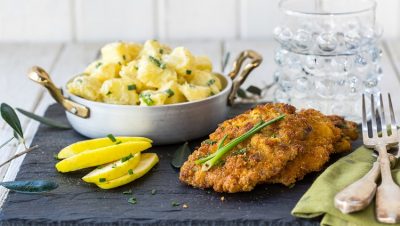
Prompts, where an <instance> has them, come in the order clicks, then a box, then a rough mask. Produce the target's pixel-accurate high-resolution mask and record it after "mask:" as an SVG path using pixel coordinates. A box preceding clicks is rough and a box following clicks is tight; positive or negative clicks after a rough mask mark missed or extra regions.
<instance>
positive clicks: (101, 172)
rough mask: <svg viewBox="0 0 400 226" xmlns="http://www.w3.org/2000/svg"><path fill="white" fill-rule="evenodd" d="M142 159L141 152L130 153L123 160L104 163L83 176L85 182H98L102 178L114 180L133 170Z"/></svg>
mask: <svg viewBox="0 0 400 226" xmlns="http://www.w3.org/2000/svg"><path fill="white" fill-rule="evenodd" d="M139 161H140V152H138V153H136V154H135V155H132V154H129V155H128V156H126V157H124V158H122V159H121V160H118V161H115V162H112V163H109V164H107V165H103V166H100V167H98V168H97V169H95V170H93V171H92V172H90V173H89V174H87V175H86V176H84V177H83V178H82V180H84V181H85V182H88V183H96V182H98V181H100V180H106V181H109V180H113V179H116V178H119V177H122V176H124V175H125V174H127V173H128V172H130V170H133V169H134V168H135V167H136V166H137V165H138V163H139Z"/></svg>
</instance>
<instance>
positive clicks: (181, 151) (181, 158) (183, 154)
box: [171, 142, 192, 169]
mask: <svg viewBox="0 0 400 226" xmlns="http://www.w3.org/2000/svg"><path fill="white" fill-rule="evenodd" d="M191 153H192V151H191V150H190V148H189V143H188V142H185V143H184V144H183V145H182V146H180V147H179V148H178V149H177V150H176V151H175V153H174V156H173V157H172V161H171V165H172V166H173V167H175V168H177V169H179V168H181V167H182V165H183V163H184V162H185V161H186V160H187V159H188V157H189V155H190V154H191Z"/></svg>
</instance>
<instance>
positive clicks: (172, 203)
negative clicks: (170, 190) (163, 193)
mask: <svg viewBox="0 0 400 226" xmlns="http://www.w3.org/2000/svg"><path fill="white" fill-rule="evenodd" d="M180 205H181V204H180V203H179V202H171V206H173V207H176V206H180Z"/></svg>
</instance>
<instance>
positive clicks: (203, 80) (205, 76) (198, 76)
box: [189, 70, 222, 94]
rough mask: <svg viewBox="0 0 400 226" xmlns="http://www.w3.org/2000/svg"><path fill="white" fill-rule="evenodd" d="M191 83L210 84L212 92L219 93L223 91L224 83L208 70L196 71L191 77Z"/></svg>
mask: <svg viewBox="0 0 400 226" xmlns="http://www.w3.org/2000/svg"><path fill="white" fill-rule="evenodd" d="M189 83H190V84H194V85H199V86H208V87H210V89H211V92H212V94H217V93H219V92H220V91H221V89H222V85H221V81H220V79H219V78H218V77H217V76H216V75H214V74H212V73H210V72H207V71H197V70H196V71H195V72H194V73H193V76H191V77H190V80H189Z"/></svg>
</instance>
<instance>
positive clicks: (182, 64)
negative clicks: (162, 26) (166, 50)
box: [163, 47, 195, 76]
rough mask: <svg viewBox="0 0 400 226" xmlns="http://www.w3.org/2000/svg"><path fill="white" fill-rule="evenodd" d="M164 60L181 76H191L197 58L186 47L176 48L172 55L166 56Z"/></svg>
mask: <svg viewBox="0 0 400 226" xmlns="http://www.w3.org/2000/svg"><path fill="white" fill-rule="evenodd" d="M163 59H164V61H165V62H166V63H167V65H168V66H170V67H172V68H173V69H174V70H175V71H176V73H178V75H181V76H187V75H190V74H191V73H192V71H193V70H194V68H195V58H194V56H193V55H192V53H191V52H190V51H189V50H188V49H186V48H185V47H177V48H175V49H174V50H172V52H171V54H169V55H166V56H165V57H164V58H163Z"/></svg>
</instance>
